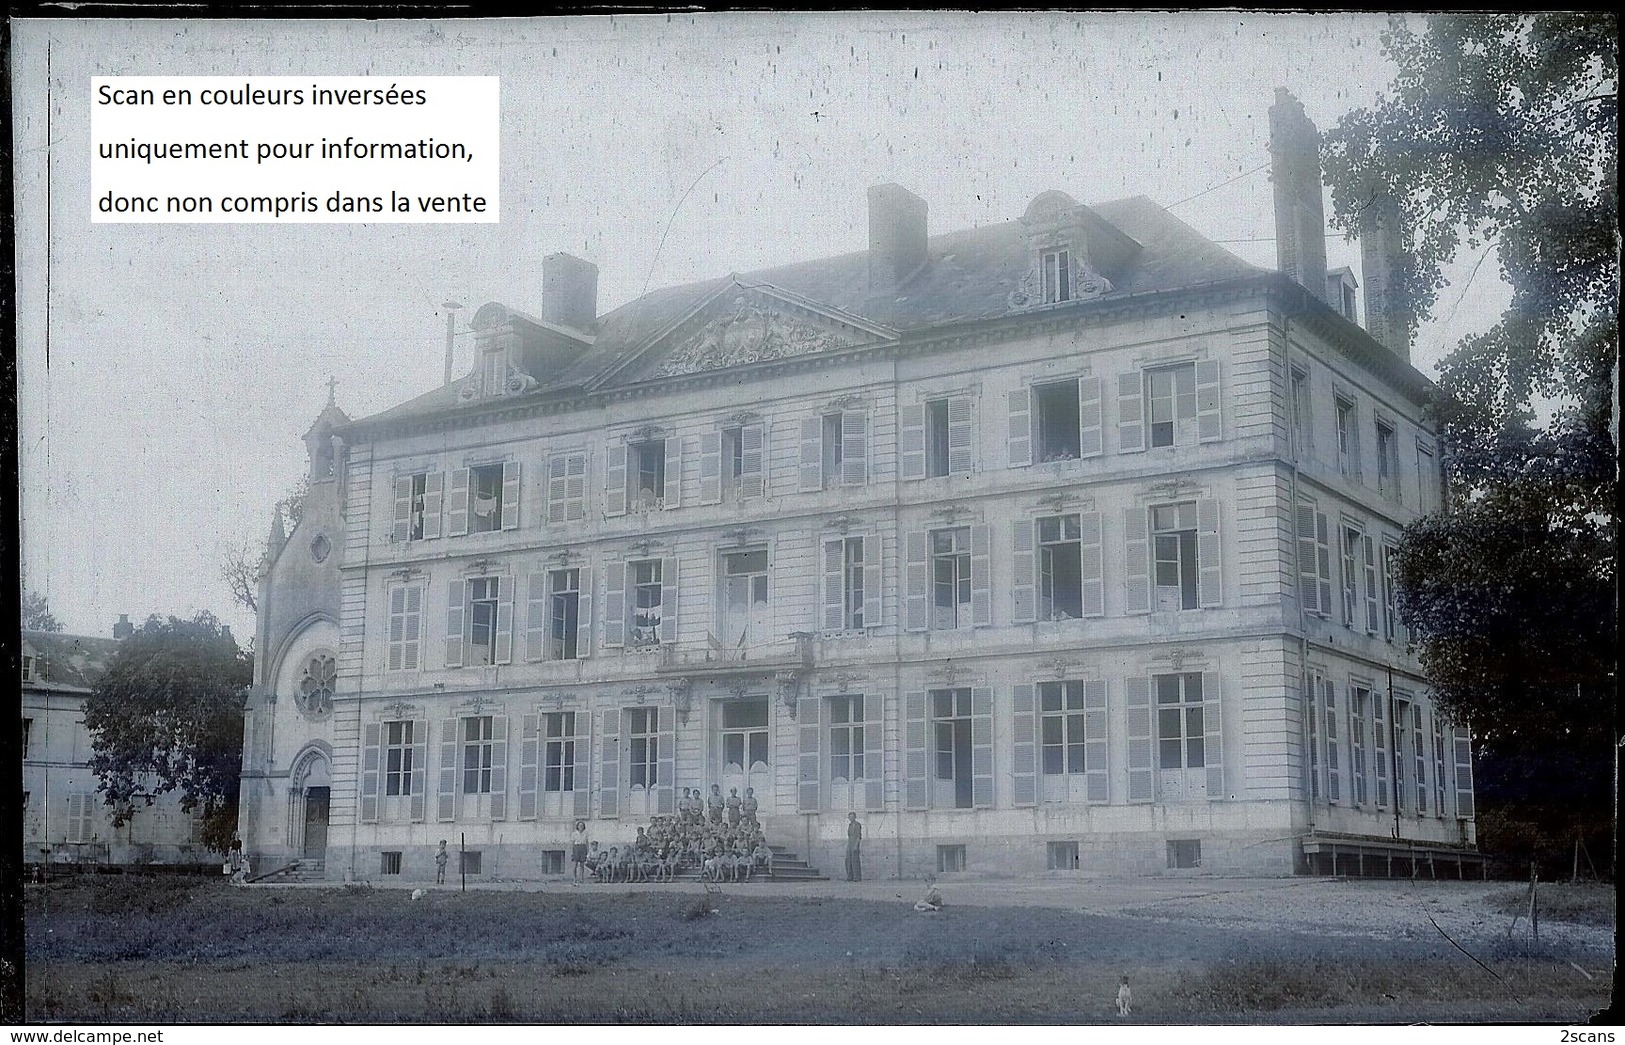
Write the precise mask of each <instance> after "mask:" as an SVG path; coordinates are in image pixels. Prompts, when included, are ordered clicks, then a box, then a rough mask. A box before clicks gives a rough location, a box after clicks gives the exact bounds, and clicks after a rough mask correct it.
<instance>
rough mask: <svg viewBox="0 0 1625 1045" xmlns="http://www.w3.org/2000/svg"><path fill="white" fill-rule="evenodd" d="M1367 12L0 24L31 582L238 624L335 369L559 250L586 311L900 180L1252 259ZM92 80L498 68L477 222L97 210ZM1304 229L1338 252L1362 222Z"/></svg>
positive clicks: (942, 203)
mask: <svg viewBox="0 0 1625 1045" xmlns="http://www.w3.org/2000/svg"><path fill="white" fill-rule="evenodd" d="M1386 17H1387V16H1386V15H1376V14H1341V15H1308V14H1295V15H1273V14H1238V13H1235V12H1191V13H1179V14H1137V13H1136V14H1047V13H1041V14H997V15H978V14H971V13H953V14H937V13H917V14H902V15H886V14H865V13H840V14H804V15H791V14H696V15H688V14H683V15H670V16H668V15H628V16H593V17H573V18H561V19H531V20H520V19H490V20H466V21H459V20H436V21H424V20H403V21H390V20H379V21H355V22H346V21H329V20H323V21H319V22H318V21H297V20H287V21H274V20H266V19H256V20H252V21H232V20H215V21H205V20H139V21H117V20H110V19H93V20H89V19H87V20H82V21H76V20H71V19H49V20H26V19H24V20H17V21H14V22H13V24H12V29H13V38H12V44H13V52H12V62H13V91H14V97H13V104H14V107H15V116H16V120H15V135H16V141H15V149H14V157H15V159H14V164H15V168H14V169H15V178H16V222H17V241H18V259H19V260H18V406H19V409H18V423H19V434H18V436H19V451H20V460H21V483H22V488H21V499H20V503H21V511H22V545H23V546H22V567H23V571H24V579H25V583H26V584H27V585H28V587H29V588H30V589H32V590H34V591H37V592H39V593H41V594H43V595H44V596H46V598H47V599H48V600H49V603H50V606H51V610H52V612H53V613H54V614H55V615H56V617H57V618H58V620H60V621H61V622H62V623H63V624H64V626H65V627H66V628H67V630H68V631H70V632H75V633H81V634H90V635H107V634H110V633H111V628H112V624H113V622H114V621H115V620H116V619H117V617H118V615H119V614H120V613H127V614H129V615H130V617H131V618H132V619H133V620H141V619H143V618H145V617H146V616H147V615H148V614H151V613H157V614H162V615H167V614H175V615H178V616H191V615H192V614H193V613H194V612H196V611H197V610H200V609H207V610H210V611H211V612H213V613H215V614H216V615H217V616H219V617H220V618H221V619H222V620H225V621H226V622H228V623H230V624H231V625H232V627H233V631H234V632H235V633H236V634H237V635H238V636H239V638H240V639H242V638H245V637H246V636H250V635H252V634H253V618H252V615H251V614H250V613H249V612H248V611H246V610H245V609H243V608H241V607H238V606H236V605H234V604H233V603H232V601H231V597H230V594H229V591H228V589H227V587H226V585H225V582H224V581H223V580H222V579H221V577H220V564H221V562H222V560H223V558H224V557H225V556H226V555H227V554H228V553H229V552H230V551H231V550H232V549H233V548H236V547H240V546H242V545H243V544H245V543H248V542H257V541H261V540H263V537H264V535H265V533H266V532H267V530H268V527H269V524H270V517H271V508H272V505H274V504H275V503H276V502H277V500H279V499H280V498H281V497H283V496H284V495H285V494H286V493H287V491H288V490H289V489H290V488H291V487H292V485H293V484H294V482H295V480H296V479H297V478H298V476H299V475H300V474H301V473H302V472H303V471H304V470H305V469H306V467H307V458H306V456H305V450H304V445H303V443H302V442H301V436H302V435H303V433H304V432H305V431H306V430H307V429H308V428H309V426H310V424H311V422H312V421H313V420H314V419H315V417H316V414H317V413H318V412H319V411H320V410H321V408H322V406H323V405H324V403H325V402H326V399H327V394H328V385H327V382H328V380H329V378H332V379H334V380H336V382H337V385H336V397H337V402H338V404H339V406H341V407H342V408H343V409H344V410H345V411H346V412H347V413H348V414H349V415H350V416H352V417H360V416H365V415H367V414H372V413H376V412H378V411H380V410H383V409H385V408H387V407H389V406H392V405H394V404H396V403H398V402H401V401H403V400H405V399H408V398H411V397H412V396H415V395H419V394H421V393H423V392H426V391H428V390H430V389H431V388H433V387H435V386H437V385H438V384H440V382H441V380H442V378H443V370H444V353H445V329H446V319H445V311H444V310H443V308H442V303H444V302H448V301H456V302H460V303H461V304H463V305H465V306H467V310H466V311H464V312H460V313H458V317H459V329H461V327H462V325H463V324H466V321H467V319H468V318H469V317H470V316H472V314H473V311H474V309H476V308H478V307H479V306H480V305H481V304H483V303H485V302H488V301H500V302H502V303H504V304H506V305H509V306H511V307H514V308H517V309H520V310H522V311H528V312H532V313H534V312H538V311H540V305H541V259H542V258H543V257H544V256H545V255H547V254H550V253H553V252H555V251H560V250H563V251H568V252H570V253H574V254H577V255H580V256H582V257H585V258H586V259H588V260H590V261H592V262H594V263H595V264H597V265H598V267H599V272H600V275H599V296H598V304H599V311H600V313H603V312H607V311H609V310H610V309H613V308H615V307H616V306H618V305H621V304H624V303H625V302H627V301H629V300H632V299H633V298H635V297H637V296H638V295H639V294H640V293H642V292H643V291H644V290H645V289H654V288H659V287H662V286H668V285H672V284H676V283H683V282H688V281H691V280H697V279H705V278H710V277H713V276H718V275H723V274H726V273H729V272H748V271H751V270H753V269H758V268H763V267H767V266H770V265H778V264H784V263H788V262H792V261H799V260H804V259H808V258H816V257H823V256H828V255H832V254H840V253H847V252H851V251H857V250H862V249H864V247H865V246H866V244H867V220H868V216H867V203H866V196H865V192H866V189H867V188H868V186H870V185H874V184H879V183H882V182H897V183H899V184H901V185H903V186H905V187H906V188H908V189H910V190H912V191H913V192H915V193H916V194H918V195H920V196H921V197H923V198H924V199H925V200H926V201H927V203H928V205H929V224H930V228H931V230H932V232H942V231H949V230H953V229H961V228H967V227H971V226H976V225H982V224H991V223H997V222H1003V221H1009V220H1012V219H1014V218H1017V217H1019V216H1020V215H1021V213H1022V212H1023V211H1024V210H1025V209H1026V206H1027V204H1028V203H1029V202H1030V201H1031V200H1032V198H1033V197H1034V196H1036V195H1038V194H1039V193H1040V192H1042V191H1045V190H1047V189H1061V190H1063V191H1066V192H1067V193H1069V194H1070V195H1072V196H1073V197H1074V198H1075V199H1077V200H1079V201H1080V202H1083V203H1096V202H1102V201H1106V200H1111V199H1117V198H1120V197H1124V196H1132V195H1144V196H1147V197H1149V198H1151V199H1152V200H1154V201H1156V202H1157V203H1159V204H1162V205H1163V206H1165V207H1169V208H1170V210H1171V212H1172V213H1173V214H1174V215H1176V216H1177V217H1179V218H1180V219H1182V220H1184V221H1185V222H1187V223H1189V224H1190V225H1192V226H1194V227H1195V228H1196V229H1197V230H1198V231H1200V232H1201V233H1203V234H1204V235H1206V236H1208V237H1209V238H1211V239H1214V240H1217V241H1219V242H1221V243H1223V244H1224V245H1225V246H1226V247H1228V248H1229V249H1230V250H1232V251H1233V252H1235V253H1236V254H1237V255H1239V256H1241V257H1242V258H1244V259H1245V260H1247V261H1249V262H1251V263H1253V264H1255V265H1259V266H1263V267H1269V268H1273V267H1274V265H1275V246H1274V240H1273V202H1272V197H1271V189H1270V183H1269V180H1268V171H1267V169H1260V168H1261V167H1262V166H1263V165H1264V164H1265V163H1267V161H1268V148H1267V147H1268V126H1269V121H1268V110H1269V106H1270V105H1271V104H1272V102H1273V100H1274V91H1275V88H1276V87H1278V86H1284V87H1287V88H1288V89H1290V90H1291V91H1292V92H1293V93H1294V94H1295V95H1296V96H1297V97H1298V98H1299V99H1301V100H1302V101H1303V103H1304V106H1305V109H1306V111H1307V112H1308V115H1309V117H1310V119H1312V120H1313V121H1314V122H1315V123H1316V124H1317V125H1318V126H1319V127H1320V128H1321V129H1322V130H1325V129H1328V128H1330V127H1332V126H1333V125H1335V123H1336V122H1337V119H1338V117H1339V116H1341V115H1342V114H1344V113H1346V112H1348V111H1350V110H1353V109H1356V108H1361V107H1365V106H1369V105H1372V104H1373V103H1375V101H1376V100H1377V97H1378V95H1379V93H1380V92H1381V91H1382V90H1383V88H1384V85H1385V84H1387V83H1388V81H1389V80H1390V79H1391V77H1392V73H1393V69H1392V66H1391V64H1390V63H1388V62H1387V60H1386V59H1385V58H1384V57H1383V55H1382V53H1381V42H1380V34H1381V32H1382V28H1383V25H1384V21H1385V19H1386ZM48 71H49V75H47V72H48ZM113 75H149V76H156V75H243V76H281V75H300V76H316V75H322V76H337V75H373V76H386V77H387V76H402V75H439V76H453V75H469V76H473V75H481V76H498V77H500V78H501V148H502V168H503V173H502V183H501V221H500V222H499V223H497V224H486V225H479V224H451V225H387V224H367V225H274V224H242V225H227V224H216V225H179V224H161V225H160V224H154V225H116V224H92V223H91V221H90V213H91V204H90V201H91V192H90V179H89V173H90V147H89V140H90V139H89V130H90V111H91V88H90V78H91V77H92V76H113ZM47 106H49V109H50V114H49V115H50V119H49V121H47V119H46V116H47ZM47 122H49V136H48V137H47ZM48 166H49V172H50V178H49V194H47V191H46V190H47V178H46V173H47V167H48ZM47 195H48V196H49V204H48V205H47ZM1328 204H1329V200H1328ZM47 216H49V221H47ZM47 230H48V232H47ZM1327 253H1328V263H1329V265H1330V266H1331V267H1334V268H1335V267H1337V266H1339V265H1349V266H1351V267H1353V268H1354V270H1355V272H1356V274H1358V272H1359V260H1358V246H1357V244H1349V243H1345V242H1344V241H1343V240H1342V238H1341V237H1340V236H1337V237H1333V238H1329V239H1328V240H1327ZM1472 260H1474V259H1472V258H1468V259H1465V260H1464V262H1463V263H1462V265H1461V266H1459V267H1458V269H1457V271H1454V272H1453V273H1451V275H1453V276H1454V280H1455V282H1456V283H1457V284H1458V285H1457V286H1455V287H1451V288H1447V289H1446V290H1445V291H1444V292H1443V293H1442V294H1441V296H1440V303H1439V308H1438V312H1439V314H1440V316H1441V317H1442V318H1441V319H1440V320H1439V321H1435V322H1432V323H1429V324H1428V325H1426V326H1424V327H1423V329H1422V330H1421V331H1420V332H1419V334H1418V337H1417V340H1416V347H1415V348H1414V350H1413V362H1414V363H1415V364H1416V365H1417V367H1418V368H1419V369H1420V370H1422V372H1423V373H1425V374H1428V375H1430V376H1432V375H1433V373H1434V367H1435V364H1436V363H1437V361H1438V359H1439V358H1440V357H1441V356H1442V355H1443V354H1444V353H1445V352H1446V351H1447V350H1448V349H1449V347H1451V346H1452V345H1453V344H1454V343H1455V342H1456V341H1457V340H1458V339H1459V338H1460V337H1461V336H1463V335H1464V334H1467V333H1470V332H1472V331H1474V330H1478V329H1484V328H1486V327H1488V326H1489V325H1491V323H1492V322H1493V320H1494V317H1495V316H1496V315H1497V314H1498V313H1499V311H1500V310H1501V308H1502V307H1504V305H1505V301H1506V288H1505V286H1504V285H1503V284H1501V283H1500V281H1499V280H1498V279H1497V278H1496V276H1495V272H1494V268H1495V266H1494V265H1493V264H1486V265H1485V266H1483V269H1482V271H1481V272H1480V273H1479V274H1478V275H1477V276H1475V277H1473V278H1471V279H1469V274H1470V273H1471V271H1472V269H1471V262H1472ZM47 304H49V308H47ZM47 317H48V319H47ZM469 342H470V339H469V338H467V337H460V338H459V339H457V343H458V354H457V362H456V370H457V373H458V374H459V375H460V374H461V373H463V372H465V371H466V370H467V369H468V367H469V366H470V365H471V364H472V358H471V346H470V344H469Z"/></svg>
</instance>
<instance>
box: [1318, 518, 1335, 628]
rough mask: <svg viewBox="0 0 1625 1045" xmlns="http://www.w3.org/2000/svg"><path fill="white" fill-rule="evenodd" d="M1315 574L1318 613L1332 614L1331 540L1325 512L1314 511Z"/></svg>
mask: <svg viewBox="0 0 1625 1045" xmlns="http://www.w3.org/2000/svg"><path fill="white" fill-rule="evenodd" d="M1315 574H1316V587H1317V589H1318V590H1319V592H1320V615H1321V616H1322V617H1327V618H1329V617H1331V615H1332V542H1331V537H1330V535H1329V533H1328V527H1327V525H1326V513H1325V512H1316V513H1315Z"/></svg>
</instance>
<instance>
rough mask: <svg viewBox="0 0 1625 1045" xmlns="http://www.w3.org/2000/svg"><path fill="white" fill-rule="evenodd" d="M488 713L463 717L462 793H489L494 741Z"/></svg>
mask: <svg viewBox="0 0 1625 1045" xmlns="http://www.w3.org/2000/svg"><path fill="white" fill-rule="evenodd" d="M492 728H493V723H492V719H491V716H490V715H481V716H479V717H477V718H465V719H463V794H465V795H488V794H490V793H491V764H492V762H493V761H494V760H495V758H496V741H495V739H494V733H493V732H492Z"/></svg>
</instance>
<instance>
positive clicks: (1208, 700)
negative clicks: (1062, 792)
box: [1085, 671, 1329, 802]
mask: <svg viewBox="0 0 1625 1045" xmlns="http://www.w3.org/2000/svg"><path fill="white" fill-rule="evenodd" d="M1328 692H1329V690H1328ZM1223 712H1224V690H1223V688H1222V687H1221V686H1220V684H1219V673H1218V672H1217V671H1204V672H1202V733H1203V737H1202V761H1203V763H1204V764H1205V765H1206V766H1207V797H1208V801H1210V802H1217V801H1220V800H1222V799H1224V798H1225V792H1224V729H1223ZM1085 757H1086V758H1087V755H1085Z"/></svg>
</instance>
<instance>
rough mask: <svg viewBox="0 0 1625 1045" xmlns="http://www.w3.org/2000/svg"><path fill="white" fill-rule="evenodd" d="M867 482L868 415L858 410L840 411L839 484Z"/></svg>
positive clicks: (851, 484)
mask: <svg viewBox="0 0 1625 1045" xmlns="http://www.w3.org/2000/svg"><path fill="white" fill-rule="evenodd" d="M868 482H869V415H868V414H866V413H863V412H862V411H860V410H843V411H841V485H842V486H864V485H867V484H868Z"/></svg>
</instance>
